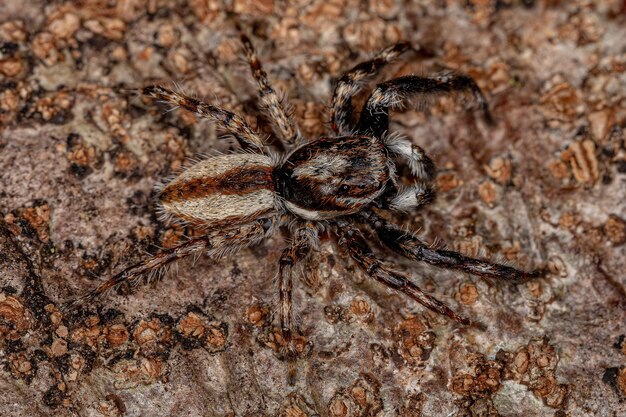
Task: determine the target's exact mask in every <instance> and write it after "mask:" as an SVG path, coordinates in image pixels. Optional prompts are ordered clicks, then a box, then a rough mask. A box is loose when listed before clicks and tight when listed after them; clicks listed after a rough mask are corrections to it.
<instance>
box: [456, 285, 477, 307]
mask: <svg viewBox="0 0 626 417" xmlns="http://www.w3.org/2000/svg"><path fill="white" fill-rule="evenodd" d="M477 299H478V289H477V288H476V286H475V285H474V284H464V285H463V286H461V289H460V290H459V301H460V302H461V303H463V304H465V305H472V304H474V303H475V302H476V300H477Z"/></svg>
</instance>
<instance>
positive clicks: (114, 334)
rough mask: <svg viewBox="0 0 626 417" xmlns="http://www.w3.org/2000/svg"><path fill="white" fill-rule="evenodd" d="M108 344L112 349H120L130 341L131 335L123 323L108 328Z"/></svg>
mask: <svg viewBox="0 0 626 417" xmlns="http://www.w3.org/2000/svg"><path fill="white" fill-rule="evenodd" d="M105 331H106V333H107V335H106V339H107V343H108V344H109V346H111V347H118V346H121V345H123V344H124V343H126V342H127V341H128V338H129V334H128V330H127V329H126V326H124V325H123V324H121V323H118V324H114V325H112V326H110V327H108V328H107V329H106V330H105Z"/></svg>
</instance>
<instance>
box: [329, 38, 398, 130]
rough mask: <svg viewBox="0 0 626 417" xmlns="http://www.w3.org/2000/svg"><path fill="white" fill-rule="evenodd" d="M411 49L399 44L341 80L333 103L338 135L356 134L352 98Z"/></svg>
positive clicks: (361, 64) (335, 128) (350, 71)
mask: <svg viewBox="0 0 626 417" xmlns="http://www.w3.org/2000/svg"><path fill="white" fill-rule="evenodd" d="M409 49H410V44H409V43H406V42H401V43H397V44H395V45H393V46H391V47H389V48H386V49H384V50H382V51H381V52H379V53H378V54H377V55H376V56H375V57H374V58H373V59H371V60H370V61H366V62H362V63H360V64H358V65H356V66H355V67H354V68H352V69H351V70H349V71H348V72H346V73H345V74H343V75H342V76H341V78H339V80H338V81H337V85H336V86H335V91H334V92H333V98H332V101H331V122H332V128H333V131H334V132H335V133H336V134H350V133H352V132H354V128H355V126H354V123H353V121H352V111H353V109H352V97H354V96H355V95H356V94H358V93H359V91H361V90H362V89H363V87H364V84H365V83H366V82H367V81H368V80H370V79H371V78H373V77H374V76H376V74H378V72H379V71H380V70H381V69H382V68H383V67H385V66H386V65H387V64H389V63H391V62H393V61H395V59H396V58H397V57H399V56H400V55H402V54H403V53H404V52H406V51H407V50H409Z"/></svg>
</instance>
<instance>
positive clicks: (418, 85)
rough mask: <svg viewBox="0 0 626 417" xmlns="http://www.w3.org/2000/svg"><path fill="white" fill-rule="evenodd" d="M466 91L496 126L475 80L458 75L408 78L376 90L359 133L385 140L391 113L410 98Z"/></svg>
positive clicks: (382, 85)
mask: <svg viewBox="0 0 626 417" xmlns="http://www.w3.org/2000/svg"><path fill="white" fill-rule="evenodd" d="M465 91H468V92H470V93H471V94H472V95H473V97H474V100H475V101H476V102H477V103H478V106H479V107H480V109H481V110H482V112H483V115H484V117H485V119H486V120H487V122H489V123H492V121H493V119H492V117H491V113H490V112H489V106H488V105H487V100H486V99H485V97H484V96H483V93H482V91H480V88H478V85H476V82H475V81H474V79H473V78H472V77H470V76H468V75H464V74H455V73H452V74H445V75H439V76H434V77H420V76H417V75H407V76H404V77H399V78H395V79H393V80H389V81H386V82H384V83H381V84H378V86H376V88H375V89H374V91H372V94H371V95H370V96H369V98H368V100H367V103H366V104H365V106H364V107H363V111H362V112H361V117H360V119H359V126H358V129H357V133H359V134H362V135H372V136H375V137H383V135H384V134H385V133H386V132H387V131H388V129H389V109H393V108H399V107H401V106H402V105H403V104H405V102H406V101H407V99H409V98H412V97H416V96H420V95H421V96H423V97H424V98H427V97H428V96H430V95H433V94H451V93H457V92H465Z"/></svg>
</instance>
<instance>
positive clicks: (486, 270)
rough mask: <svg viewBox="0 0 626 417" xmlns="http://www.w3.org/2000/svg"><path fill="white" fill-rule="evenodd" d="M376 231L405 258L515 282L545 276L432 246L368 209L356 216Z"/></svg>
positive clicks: (390, 246)
mask: <svg viewBox="0 0 626 417" xmlns="http://www.w3.org/2000/svg"><path fill="white" fill-rule="evenodd" d="M358 217H359V218H360V219H362V220H363V221H364V222H366V223H367V224H369V225H370V226H371V227H372V228H373V229H374V230H375V231H376V233H377V235H378V238H379V239H380V240H381V242H383V244H385V246H387V247H388V248H390V249H391V250H393V251H394V252H397V253H399V254H400V255H403V256H405V257H407V258H410V259H413V260H416V261H423V262H426V263H429V264H431V265H434V266H438V267H440V268H448V269H456V270H459V271H463V272H468V273H470V274H473V275H478V276H481V277H484V278H494V279H498V280H503V281H508V282H512V283H515V284H518V283H522V282H526V281H528V280H530V279H533V278H538V277H541V276H543V275H545V273H546V270H543V269H540V270H535V271H530V272H526V271H520V270H519V269H515V268H512V267H510V266H507V265H500V264H496V263H492V262H489V261H483V260H480V259H475V258H470V257H467V256H464V255H461V254H460V253H458V252H454V251H449V250H441V249H432V248H430V247H428V246H427V245H426V244H425V243H424V242H422V241H421V240H419V239H418V238H416V237H415V236H413V235H412V234H411V233H407V232H405V231H402V230H401V229H400V228H398V227H397V226H395V225H393V224H391V223H389V222H387V221H386V220H385V219H383V218H382V217H380V216H378V215H377V214H375V213H373V212H371V211H369V212H362V213H360V214H359V215H358Z"/></svg>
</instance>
